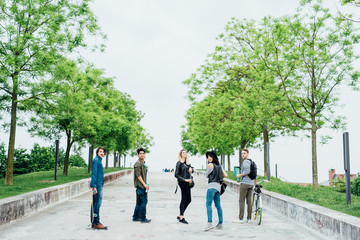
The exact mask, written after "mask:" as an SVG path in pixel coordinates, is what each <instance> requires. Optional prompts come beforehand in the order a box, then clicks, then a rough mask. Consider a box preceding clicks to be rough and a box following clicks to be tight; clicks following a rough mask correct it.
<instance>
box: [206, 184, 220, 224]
mask: <svg viewBox="0 0 360 240" xmlns="http://www.w3.org/2000/svg"><path fill="white" fill-rule="evenodd" d="M213 200H214V203H215V207H216V209H217V212H218V217H219V224H221V223H223V212H222V209H221V205H220V193H219V191H218V190H216V189H212V188H211V189H208V190H207V193H206V210H207V216H208V222H212V207H211V204H212V201H213Z"/></svg>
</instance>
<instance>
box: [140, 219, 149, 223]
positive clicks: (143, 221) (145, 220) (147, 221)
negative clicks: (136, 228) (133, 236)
mask: <svg viewBox="0 0 360 240" xmlns="http://www.w3.org/2000/svg"><path fill="white" fill-rule="evenodd" d="M140 222H141V223H149V222H151V219H146V218H145V219H144V220H140Z"/></svg>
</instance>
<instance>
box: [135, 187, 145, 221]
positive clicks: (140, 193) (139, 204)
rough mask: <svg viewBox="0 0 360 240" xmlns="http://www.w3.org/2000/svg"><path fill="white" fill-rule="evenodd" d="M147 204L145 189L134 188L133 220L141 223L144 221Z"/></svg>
mask: <svg viewBox="0 0 360 240" xmlns="http://www.w3.org/2000/svg"><path fill="white" fill-rule="evenodd" d="M147 202H148V198H147V192H146V189H145V188H141V187H136V206H135V210H134V215H133V220H140V221H143V220H145V219H146V204H147Z"/></svg>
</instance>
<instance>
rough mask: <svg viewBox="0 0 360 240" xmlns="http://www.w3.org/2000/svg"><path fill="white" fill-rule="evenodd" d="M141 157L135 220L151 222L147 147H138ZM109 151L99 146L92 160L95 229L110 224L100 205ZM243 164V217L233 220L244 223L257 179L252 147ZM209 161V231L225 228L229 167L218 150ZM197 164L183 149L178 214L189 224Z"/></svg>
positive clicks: (137, 167)
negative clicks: (187, 215) (187, 217)
mask: <svg viewBox="0 0 360 240" xmlns="http://www.w3.org/2000/svg"><path fill="white" fill-rule="evenodd" d="M137 154H138V158H139V159H138V160H137V161H136V163H135V165H134V186H135V188H136V205H135V210H134V214H133V216H132V221H134V222H141V223H150V222H151V219H147V218H146V205H147V202H148V197H147V192H148V190H149V184H148V183H147V167H146V165H145V155H146V151H145V149H143V148H140V149H138V150H137ZM105 155H106V150H105V148H104V147H99V148H98V149H97V150H96V157H95V158H94V160H93V162H92V174H91V182H90V187H91V188H92V190H93V201H92V205H91V213H90V217H91V227H92V228H94V229H107V227H106V226H104V225H102V224H101V223H100V217H99V212H100V206H101V202H102V187H103V176H104V171H103V166H102V163H101V160H102V158H103V157H104V156H105ZM241 155H242V159H243V160H244V161H243V164H242V166H241V173H240V174H238V175H237V177H239V178H240V177H241V185H240V196H239V209H240V211H239V217H238V218H237V219H235V220H233V222H235V223H244V222H245V221H244V208H245V199H246V204H247V218H246V219H247V222H250V221H251V212H252V204H251V198H252V189H253V186H254V181H255V184H256V179H255V180H251V179H250V178H249V176H248V174H249V173H250V161H249V159H248V156H249V150H248V149H243V150H242V152H241ZM206 158H207V160H208V165H207V169H206V177H207V178H208V188H207V193H206V210H207V218H208V220H207V225H206V227H205V228H204V230H205V231H208V230H210V229H212V228H214V227H216V228H217V229H223V212H222V208H221V203H220V189H221V183H222V182H223V178H226V177H227V174H226V172H225V170H224V169H223V168H222V166H221V164H220V163H219V159H218V157H217V155H216V153H215V152H214V151H209V152H207V153H206ZM193 172H194V168H193V167H192V166H191V164H190V162H189V159H188V156H187V151H186V150H185V149H182V150H181V151H180V153H179V156H178V161H177V163H176V169H175V177H176V178H177V181H178V185H179V187H180V189H181V201H180V206H179V208H180V214H179V215H178V216H177V220H178V221H179V222H180V223H183V224H188V222H187V221H186V220H185V217H184V213H185V210H186V208H187V207H188V206H189V204H190V203H191V188H192V187H193V186H194V182H193V178H192V173H193ZM212 202H214V204H215V207H216V209H217V213H218V218H219V221H218V224H217V225H216V226H214V225H213V224H212Z"/></svg>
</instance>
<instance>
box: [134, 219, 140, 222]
mask: <svg viewBox="0 0 360 240" xmlns="http://www.w3.org/2000/svg"><path fill="white" fill-rule="evenodd" d="M132 221H133V222H140V218H133V219H132Z"/></svg>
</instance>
